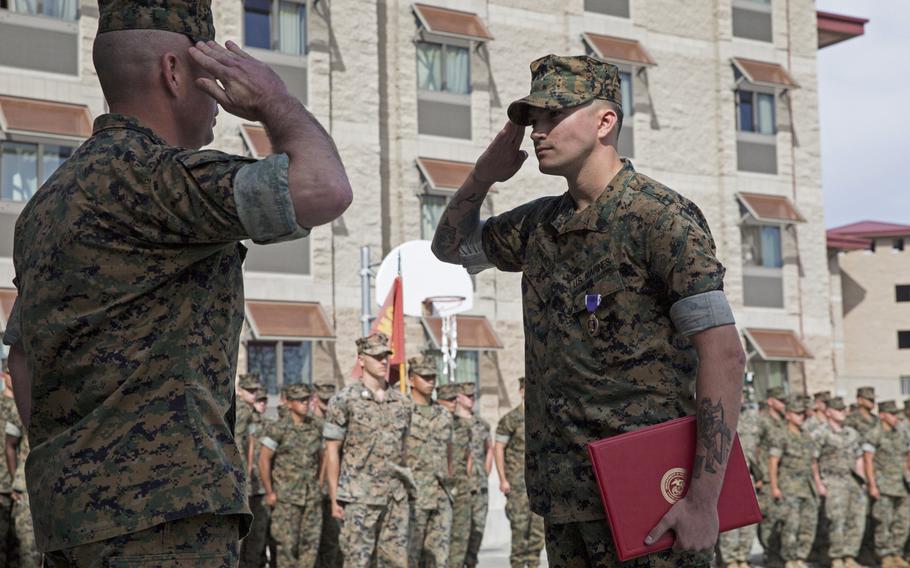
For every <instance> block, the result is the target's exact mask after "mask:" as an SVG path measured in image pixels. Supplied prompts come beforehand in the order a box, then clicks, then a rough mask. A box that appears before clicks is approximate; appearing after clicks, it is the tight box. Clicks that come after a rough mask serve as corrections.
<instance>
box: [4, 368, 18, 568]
mask: <svg viewBox="0 0 910 568" xmlns="http://www.w3.org/2000/svg"><path fill="white" fill-rule="evenodd" d="M0 379H2V377H0ZM5 390H6V386H5V385H4V384H3V382H2V380H0V424H5V423H6V422H7V421H8V420H13V419H14V417H18V413H17V411H16V403H15V401H14V400H13V399H12V398H9V397H7V396H5V395H4V391H5ZM4 447H5V446H4ZM14 505H15V500H14V499H13V479H12V478H11V477H10V475H9V472H8V471H7V469H6V459H5V454H4V459H3V460H2V463H0V566H7V565H8V563H9V562H10V560H11V558H12V553H13V544H14V542H15V535H14V533H13V513H14V510H15V507H14Z"/></svg>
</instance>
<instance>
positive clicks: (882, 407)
mask: <svg viewBox="0 0 910 568" xmlns="http://www.w3.org/2000/svg"><path fill="white" fill-rule="evenodd" d="M878 411H879V412H887V413H889V414H897V403H896V402H894V401H893V400H883V401H881V402H880V403H878Z"/></svg>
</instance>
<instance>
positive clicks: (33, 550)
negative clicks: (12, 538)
mask: <svg viewBox="0 0 910 568" xmlns="http://www.w3.org/2000/svg"><path fill="white" fill-rule="evenodd" d="M13 525H14V527H15V533H16V541H17V542H18V543H19V558H18V560H19V563H18V564H14V563H10V566H19V568H39V567H40V566H41V553H40V552H38V546H37V545H36V544H35V527H34V525H33V524H32V511H31V508H30V507H29V504H28V493H25V492H24V491H23V492H22V493H18V500H17V501H16V504H15V505H13Z"/></svg>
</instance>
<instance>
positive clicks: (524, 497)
mask: <svg viewBox="0 0 910 568" xmlns="http://www.w3.org/2000/svg"><path fill="white" fill-rule="evenodd" d="M506 517H507V518H508V519H509V525H510V526H511V527H512V553H511V554H510V555H509V563H510V564H511V565H512V568H524V567H525V566H528V567H530V568H537V566H539V565H540V551H541V550H543V547H544V529H543V517H541V516H540V515H535V514H534V513H532V512H531V505H530V503H528V491H527V489H525V488H524V487H518V488H515V487H512V491H511V492H510V493H509V495H508V496H507V497H506Z"/></svg>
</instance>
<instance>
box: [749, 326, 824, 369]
mask: <svg viewBox="0 0 910 568" xmlns="http://www.w3.org/2000/svg"><path fill="white" fill-rule="evenodd" d="M743 333H745V335H746V339H748V340H749V343H751V344H752V346H753V347H754V348H755V350H756V351H757V352H758V355H759V356H760V357H761V358H762V359H764V360H765V361H800V360H803V359H814V357H813V356H812V353H810V352H809V350H808V349H807V348H806V346H805V345H804V344H803V342H802V341H800V339H799V338H798V337H797V336H796V334H795V333H794V332H792V331H790V330H789V329H755V328H746V329H745V330H743Z"/></svg>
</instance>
